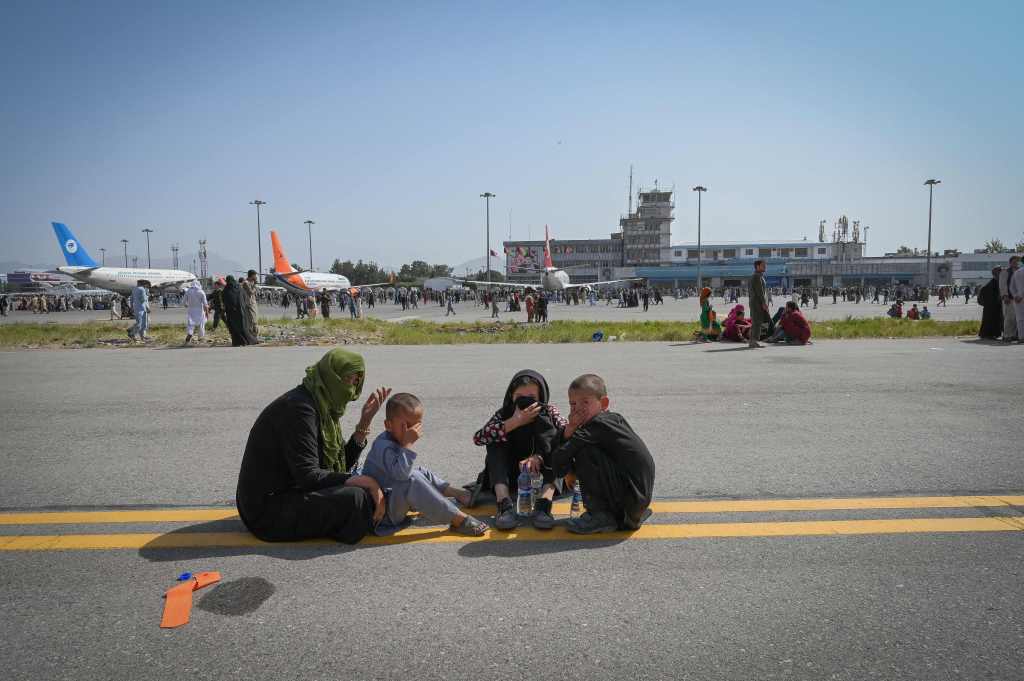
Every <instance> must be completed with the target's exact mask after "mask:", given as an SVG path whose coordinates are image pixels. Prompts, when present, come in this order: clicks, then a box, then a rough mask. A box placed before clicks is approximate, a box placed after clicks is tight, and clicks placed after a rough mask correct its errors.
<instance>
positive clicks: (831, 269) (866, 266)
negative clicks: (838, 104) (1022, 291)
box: [504, 189, 1011, 289]
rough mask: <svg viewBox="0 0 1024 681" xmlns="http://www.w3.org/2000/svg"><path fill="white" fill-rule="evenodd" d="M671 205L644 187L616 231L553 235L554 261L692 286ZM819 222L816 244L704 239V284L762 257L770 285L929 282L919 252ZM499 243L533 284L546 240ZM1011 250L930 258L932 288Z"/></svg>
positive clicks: (689, 259) (744, 274)
mask: <svg viewBox="0 0 1024 681" xmlns="http://www.w3.org/2000/svg"><path fill="white" fill-rule="evenodd" d="M674 208H675V203H674V202H673V198H672V192H671V191H667V190H658V189H655V190H653V191H642V190H641V191H640V192H639V193H638V201H637V206H636V210H635V211H634V210H632V206H631V207H630V211H629V212H628V213H626V214H625V215H623V216H621V218H620V220H619V231H618V232H613V233H612V234H610V235H609V237H608V238H606V239H567V240H563V239H557V238H553V239H551V244H550V245H551V260H552V264H554V266H555V267H558V268H561V269H564V270H566V271H567V272H568V273H569V276H570V277H571V278H572V281H573V282H574V283H587V282H593V281H601V280H608V279H623V278H628V277H643V278H644V279H646V280H647V281H648V282H649V283H650V284H652V285H654V286H658V287H660V288H669V289H675V288H686V287H695V286H697V270H698V248H697V244H696V243H677V244H672V222H673V221H674V220H675V218H674V217H673V215H672V211H673V209H674ZM851 224H852V229H851ZM818 227H819V230H818V240H817V241H808V240H807V239H806V238H804V239H802V240H799V241H787V240H773V241H743V242H721V241H719V242H709V243H702V244H701V247H700V258H699V260H700V275H701V279H702V284H703V285H704V286H711V287H715V288H718V287H731V286H736V287H742V286H743V285H744V284H745V282H746V280H747V279H748V278H749V277H750V274H751V272H752V271H753V262H754V261H755V260H764V261H765V263H766V271H765V279H766V281H767V283H768V285H769V286H779V287H786V288H792V287H800V286H815V287H823V286H826V287H833V286H835V287H844V286H895V285H897V284H903V285H907V286H920V285H924V284H925V283H926V282H927V281H928V275H927V271H926V268H927V258H926V257H925V256H924V255H920V254H916V255H892V254H890V255H887V256H883V257H874V258H872V257H865V255H864V253H865V248H866V243H865V242H864V241H863V240H862V239H861V230H860V223H859V221H857V220H854V221H852V223H851V222H850V221H849V220H848V219H847V217H846V216H842V217H840V218H839V219H838V220H837V221H836V222H835V225H834V230H833V232H832V238H831V240H830V241H828V240H826V235H825V221H821V222H820V223H819V225H818ZM867 229H868V228H865V232H864V233H865V235H866V230H867ZM556 237H557V234H556ZM504 247H505V276H506V278H507V279H508V280H509V281H512V282H518V283H531V282H535V281H537V272H538V271H539V270H540V269H542V268H543V266H544V242H543V241H541V240H526V241H513V240H510V241H506V242H504ZM1010 255H1011V254H1009V253H999V254H983V253H974V254H960V253H957V252H955V251H947V252H946V253H945V254H943V255H938V254H936V255H933V256H932V258H931V270H932V272H931V282H932V285H933V286H944V285H945V286H952V285H955V286H962V285H965V284H969V285H972V286H973V285H977V284H983V283H985V282H987V281H988V280H989V279H990V278H991V276H992V275H991V270H992V268H993V267H995V266H997V265H1002V266H1005V265H1006V263H1007V261H1008V260H1009V257H1010Z"/></svg>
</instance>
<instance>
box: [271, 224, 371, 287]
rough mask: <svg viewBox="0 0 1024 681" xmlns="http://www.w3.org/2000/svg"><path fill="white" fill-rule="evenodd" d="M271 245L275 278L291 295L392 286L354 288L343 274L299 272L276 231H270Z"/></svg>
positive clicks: (366, 285)
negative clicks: (287, 254) (291, 261)
mask: <svg viewBox="0 0 1024 681" xmlns="http://www.w3.org/2000/svg"><path fill="white" fill-rule="evenodd" d="M270 245H271V247H272V249H273V251H274V278H275V279H277V280H278V281H279V282H281V284H282V285H283V286H284V287H285V289H286V290H287V291H288V292H289V293H294V294H296V295H300V296H312V295H315V294H316V293H319V292H320V291H347V290H349V289H352V288H369V287H373V286H391V284H390V283H388V282H383V283H380V284H359V285H358V286H353V285H352V283H351V282H350V281H349V280H348V277H346V276H345V275H343V274H334V273H333V272H313V271H312V270H302V269H299V270H297V269H295V268H293V267H292V264H291V263H290V262H289V261H288V258H287V256H285V254H284V249H283V248H281V240H280V239H278V238H277V232H276V231H275V230H270Z"/></svg>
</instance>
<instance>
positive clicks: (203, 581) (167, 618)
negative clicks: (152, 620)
mask: <svg viewBox="0 0 1024 681" xmlns="http://www.w3.org/2000/svg"><path fill="white" fill-rule="evenodd" d="M219 581H220V573H219V572H197V573H196V574H195V575H194V576H193V577H192V579H190V580H188V581H187V582H182V583H181V584H178V585H177V586H173V587H171V588H170V589H168V590H167V593H165V594H164V616H163V619H161V620H160V627H161V628H162V629H173V628H175V627H180V626H182V625H183V624H188V620H189V617H190V616H191V615H192V592H193V591H198V590H199V589H202V588H203V587H204V586H210V585H211V584H216V583H217V582H219Z"/></svg>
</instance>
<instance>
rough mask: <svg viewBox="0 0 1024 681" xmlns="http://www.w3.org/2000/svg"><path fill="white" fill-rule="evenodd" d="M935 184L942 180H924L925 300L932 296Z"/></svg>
mask: <svg viewBox="0 0 1024 681" xmlns="http://www.w3.org/2000/svg"><path fill="white" fill-rule="evenodd" d="M937 184H942V180H936V179H931V180H925V185H927V186H928V254H927V257H926V258H925V291H924V299H925V302H927V301H929V300H931V297H932V190H933V189H935V185H937Z"/></svg>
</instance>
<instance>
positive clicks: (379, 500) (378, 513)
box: [345, 475, 387, 524]
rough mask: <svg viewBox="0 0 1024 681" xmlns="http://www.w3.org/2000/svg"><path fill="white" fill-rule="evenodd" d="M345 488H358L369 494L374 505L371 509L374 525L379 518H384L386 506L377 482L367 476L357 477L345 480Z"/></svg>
mask: <svg viewBox="0 0 1024 681" xmlns="http://www.w3.org/2000/svg"><path fill="white" fill-rule="evenodd" d="M345 486H346V487H360V488H362V489H365V490H366V491H367V492H369V493H370V496H371V497H373V503H374V504H375V507H374V509H373V522H374V524H376V523H379V522H380V521H381V518H383V517H384V511H386V510H387V504H386V503H385V500H384V491H383V490H381V488H380V485H378V484H377V481H376V480H374V479H373V478H371V477H370V476H368V475H357V476H355V477H352V478H349V479H348V480H346V481H345Z"/></svg>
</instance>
